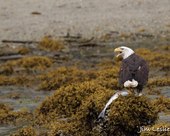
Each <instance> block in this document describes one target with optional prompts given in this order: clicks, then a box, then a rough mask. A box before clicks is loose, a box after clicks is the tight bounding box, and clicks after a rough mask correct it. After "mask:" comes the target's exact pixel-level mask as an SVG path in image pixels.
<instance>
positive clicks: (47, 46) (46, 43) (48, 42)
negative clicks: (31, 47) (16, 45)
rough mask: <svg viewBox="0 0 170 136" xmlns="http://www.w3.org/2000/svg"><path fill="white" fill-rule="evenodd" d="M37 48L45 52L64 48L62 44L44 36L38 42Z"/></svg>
mask: <svg viewBox="0 0 170 136" xmlns="http://www.w3.org/2000/svg"><path fill="white" fill-rule="evenodd" d="M38 47H39V48H40V49H42V50H45V51H59V50H61V49H63V48H64V42H63V41H61V40H59V39H58V40H56V39H53V38H52V37H47V36H46V37H44V38H43V39H42V40H41V41H40V43H39V46H38Z"/></svg>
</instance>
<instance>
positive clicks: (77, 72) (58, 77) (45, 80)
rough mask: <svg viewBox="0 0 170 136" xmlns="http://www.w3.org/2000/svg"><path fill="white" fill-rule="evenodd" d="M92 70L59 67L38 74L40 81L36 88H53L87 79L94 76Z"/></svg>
mask: <svg viewBox="0 0 170 136" xmlns="http://www.w3.org/2000/svg"><path fill="white" fill-rule="evenodd" d="M96 77H97V75H96V73H95V72H93V71H85V70H81V69H78V68H76V67H60V68H58V69H56V70H54V71H51V72H48V73H46V74H44V75H41V76H39V79H40V81H41V83H40V85H39V86H38V90H49V91H50V90H55V89H58V88H60V87H61V86H66V85H69V84H71V83H76V82H83V81H89V80H91V79H94V78H96Z"/></svg>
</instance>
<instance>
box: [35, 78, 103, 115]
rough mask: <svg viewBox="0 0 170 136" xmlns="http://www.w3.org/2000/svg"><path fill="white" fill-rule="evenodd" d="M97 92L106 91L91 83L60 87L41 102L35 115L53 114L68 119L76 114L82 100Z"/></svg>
mask: <svg viewBox="0 0 170 136" xmlns="http://www.w3.org/2000/svg"><path fill="white" fill-rule="evenodd" d="M98 91H103V92H106V89H105V88H104V87H102V86H100V85H98V84H96V82H92V81H91V82H90V81H86V82H83V83H77V84H71V85H68V86H66V87H61V88H59V89H58V90H56V92H55V93H54V94H53V95H52V96H50V97H48V98H47V99H46V100H45V101H43V102H42V104H41V105H40V107H39V108H38V109H37V113H38V115H45V116H49V115H50V114H53V113H55V114H56V116H57V115H60V116H63V115H65V116H66V117H70V116H71V115H73V114H75V113H76V112H77V109H78V108H79V107H80V106H81V105H82V102H83V100H85V99H87V98H88V97H90V96H91V95H92V94H94V93H96V92H98Z"/></svg>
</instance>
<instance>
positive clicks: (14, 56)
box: [0, 55, 23, 61]
mask: <svg viewBox="0 0 170 136" xmlns="http://www.w3.org/2000/svg"><path fill="white" fill-rule="evenodd" d="M20 58H23V55H10V56H2V57H0V60H4V61H5V60H15V59H20Z"/></svg>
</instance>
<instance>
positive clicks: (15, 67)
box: [0, 56, 53, 75]
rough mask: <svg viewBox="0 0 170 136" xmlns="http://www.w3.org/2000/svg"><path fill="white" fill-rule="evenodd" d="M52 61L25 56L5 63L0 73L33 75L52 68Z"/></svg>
mask: <svg viewBox="0 0 170 136" xmlns="http://www.w3.org/2000/svg"><path fill="white" fill-rule="evenodd" d="M52 64H53V60H52V59H50V58H48V57H45V56H27V57H23V58H21V59H18V60H12V61H7V62H6V63H4V64H2V65H1V67H0V73H1V74H4V75H11V74H13V73H14V72H17V73H19V72H20V71H21V73H22V74H23V72H26V73H33V72H38V71H42V70H45V69H47V68H49V67H50V66H52Z"/></svg>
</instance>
